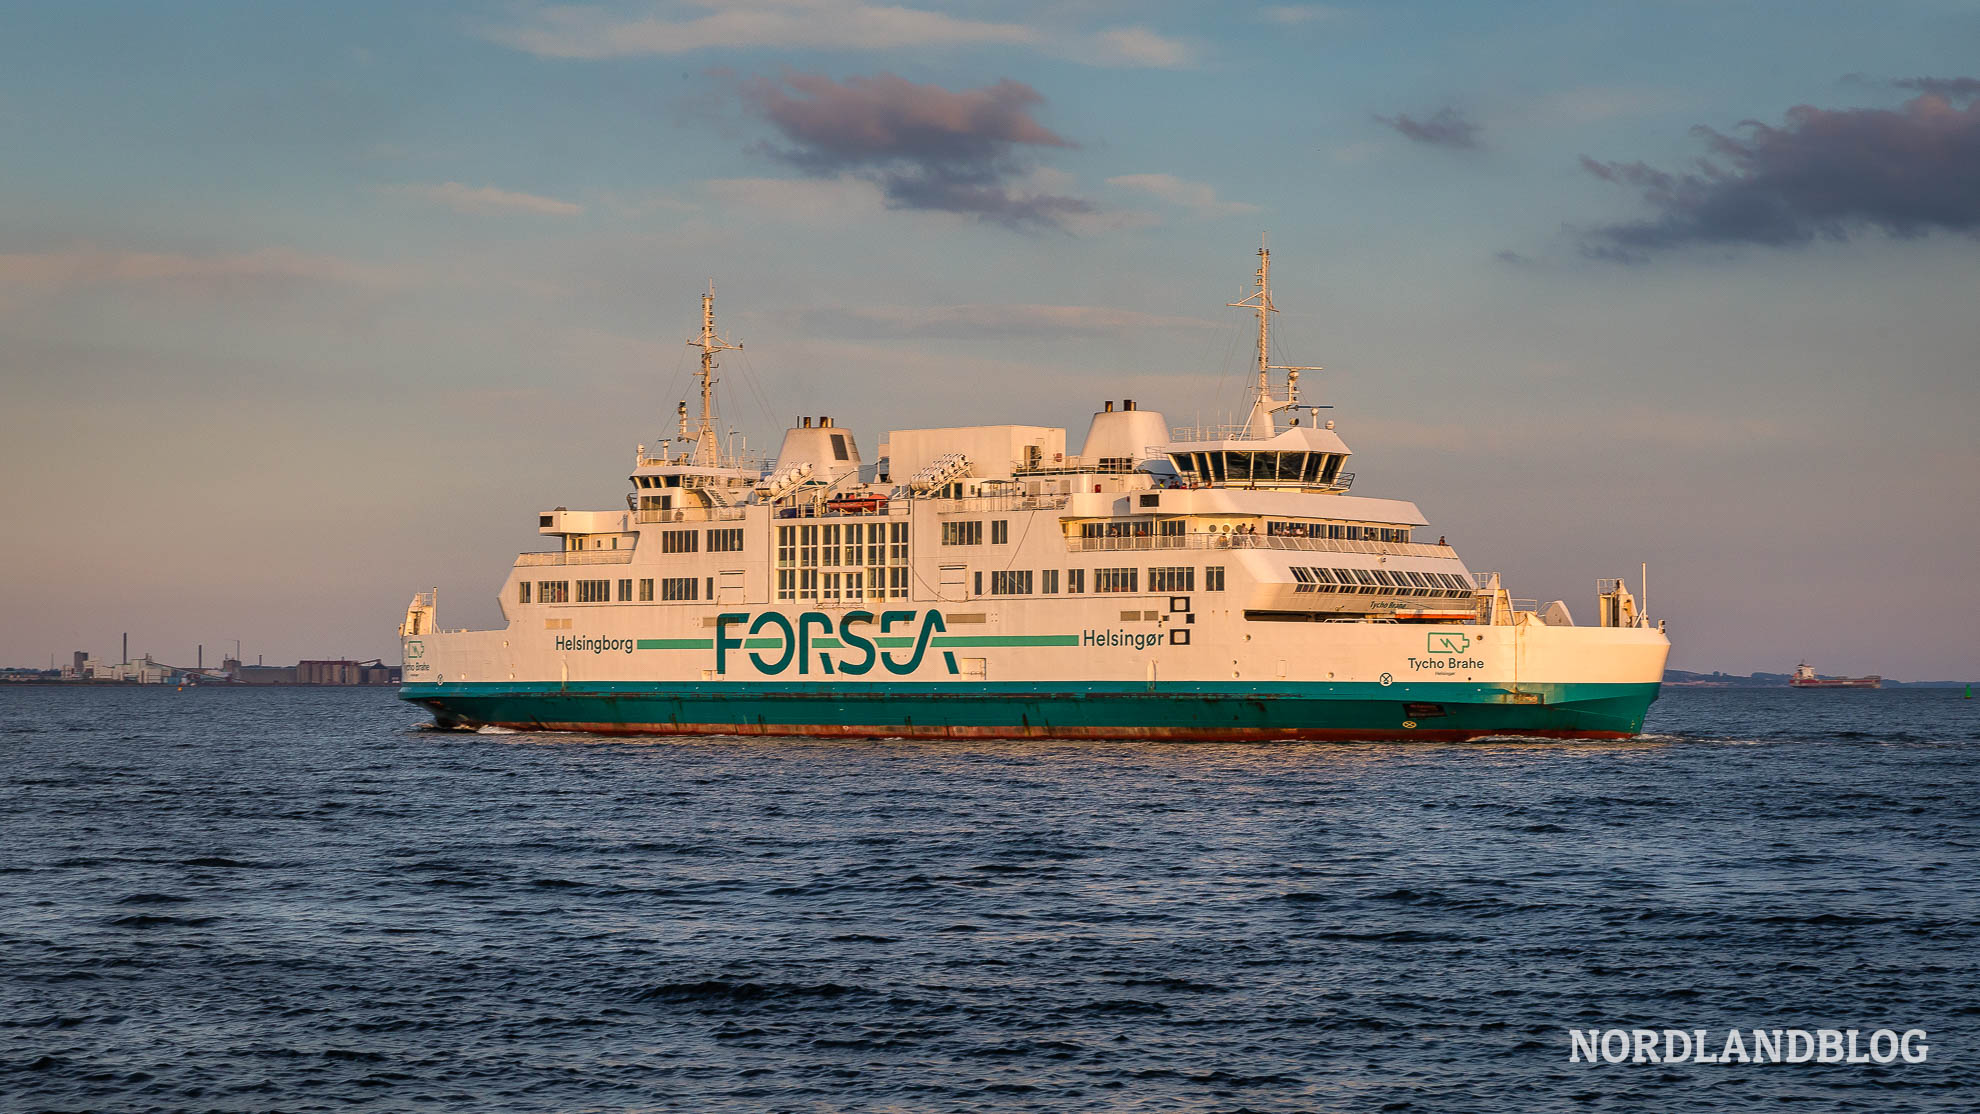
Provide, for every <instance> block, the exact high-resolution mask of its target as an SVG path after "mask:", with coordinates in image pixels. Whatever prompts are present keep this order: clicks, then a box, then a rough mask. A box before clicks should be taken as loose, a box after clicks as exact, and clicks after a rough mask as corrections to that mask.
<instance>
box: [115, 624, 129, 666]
mask: <svg viewBox="0 0 1980 1114" xmlns="http://www.w3.org/2000/svg"><path fill="white" fill-rule="evenodd" d="M130 660H131V632H130V631H125V632H124V661H123V662H118V663H117V664H119V665H122V664H124V662H128V661H130Z"/></svg>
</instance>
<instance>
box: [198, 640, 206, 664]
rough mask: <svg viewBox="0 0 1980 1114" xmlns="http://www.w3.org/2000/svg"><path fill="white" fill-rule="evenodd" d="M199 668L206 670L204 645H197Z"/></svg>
mask: <svg viewBox="0 0 1980 1114" xmlns="http://www.w3.org/2000/svg"><path fill="white" fill-rule="evenodd" d="M199 668H201V669H205V668H206V643H204V642H202V643H200V644H199Z"/></svg>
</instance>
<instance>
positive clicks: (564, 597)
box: [516, 576, 715, 603]
mask: <svg viewBox="0 0 1980 1114" xmlns="http://www.w3.org/2000/svg"><path fill="white" fill-rule="evenodd" d="M633 584H634V582H633V581H632V580H631V579H630V578H628V579H624V580H621V581H619V582H618V585H617V587H618V593H617V598H618V602H620V603H632V602H634V600H633V590H634V589H633ZM638 585H639V588H638V591H639V598H638V602H640V603H652V602H653V586H654V581H653V580H651V579H644V580H640V581H639V582H638ZM659 585H660V598H661V599H662V600H670V601H671V600H694V599H700V598H702V591H701V589H702V582H701V580H699V579H697V578H695V577H692V576H670V577H664V578H662V579H661V580H660V581H659ZM612 589H613V583H612V581H610V580H580V581H578V582H577V602H579V603H611V602H612V601H613V591H612ZM532 595H533V596H535V597H536V602H537V603H569V602H571V582H570V581H568V580H539V581H536V582H535V583H534V584H532V583H531V582H530V581H527V580H525V581H522V582H520V583H519V584H517V585H516V602H517V603H529V602H530V597H531V596H532ZM707 598H709V599H714V598H715V579H714V578H713V577H709V578H707Z"/></svg>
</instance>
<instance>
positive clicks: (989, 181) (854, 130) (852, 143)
mask: <svg viewBox="0 0 1980 1114" xmlns="http://www.w3.org/2000/svg"><path fill="white" fill-rule="evenodd" d="M742 97H743V101H744V103H745V104H746V105H747V106H748V107H749V108H750V109H751V110H753V111H754V112H755V113H757V114H758V115H760V116H761V117H762V118H763V119H764V120H766V121H768V122H769V123H770V125H771V126H772V127H774V128H776V129H777V131H778V132H779V133H780V134H781V135H782V136H783V138H784V141H785V142H784V144H782V145H775V144H771V145H766V147H765V149H766V150H767V151H768V152H769V153H770V154H771V155H773V156H774V157H776V158H778V159H779V160H781V161H783V162H786V163H789V164H790V165H791V166H794V167H796V168H798V169H799V170H801V171H803V172H804V173H806V174H809V175H812V176H814V177H821V178H822V177H836V176H839V175H846V174H850V175H855V176H857V177H861V178H864V179H866V180H868V181H871V182H873V183H874V184H875V185H877V186H879V187H880V189H881V190H882V192H883V193H884V194H885V196H886V199H887V204H888V205H889V206H891V207H894V208H902V209H934V210H940V211H943V212H951V213H963V214H968V215H971V216H976V217H981V218H983V219H986V220H991V221H995V222H998V223H1002V224H1008V225H1014V226H1016V225H1045V226H1056V225H1058V224H1059V223H1060V221H1061V220H1062V219H1063V218H1065V217H1068V216H1073V215H1077V214H1081V213H1086V212H1090V211H1092V209H1093V205H1092V203H1090V202H1088V201H1086V200H1084V199H1082V198H1077V197H1067V196H1059V195H1054V194H1050V193H1045V192H1038V191H1029V190H1026V189H1024V188H1023V186H1022V179H1023V178H1024V177H1025V176H1026V175H1027V174H1028V173H1030V172H1031V170H1032V169H1033V167H1034V165H1035V164H1033V163H1032V162H1031V161H1030V160H1029V159H1028V158H1027V157H1026V154H1027V152H1029V151H1032V150H1036V149H1038V148H1052V147H1073V146H1075V144H1074V143H1072V142H1071V141H1070V140H1068V139H1066V138H1065V137H1063V136H1061V135H1059V134H1057V133H1056V132H1053V131H1052V130H1051V129H1049V128H1047V127H1045V126H1044V125H1043V124H1041V123H1039V122H1038V120H1037V119H1036V118H1035V117H1034V116H1033V115H1032V112H1033V110H1034V109H1035V108H1036V107H1037V106H1038V105H1040V104H1043V103H1044V100H1045V98H1043V97H1042V96H1040V95H1039V94H1038V92H1037V90H1035V89H1033V88H1032V87H1031V86H1029V85H1025V84H1023V83H1021V82H1017V81H1012V80H1010V79H1008V78H1006V79H1004V80H1002V81H999V82H997V83H996V84H994V85H989V86H985V87H983V88H981V89H965V90H961V91H955V92H952V91H950V90H948V89H944V88H942V87H941V86H939V85H917V84H915V83H913V82H911V81H907V80H905V79H903V78H900V77H897V76H895V75H893V74H890V73H882V74H877V75H875V76H873V77H852V78H847V79H846V80H845V81H844V82H837V81H834V80H832V79H831V78H829V77H826V76H824V75H822V74H806V73H787V74H785V75H783V76H782V77H781V78H779V79H777V80H774V81H772V80H769V79H758V80H755V81H751V82H746V83H745V84H744V85H743V88H742Z"/></svg>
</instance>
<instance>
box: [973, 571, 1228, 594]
mask: <svg viewBox="0 0 1980 1114" xmlns="http://www.w3.org/2000/svg"><path fill="white" fill-rule="evenodd" d="M1092 572H1093V590H1094V591H1095V592H1112V593H1135V592H1139V591H1141V570H1140V569H1094V570H1092ZM1086 573H1087V570H1086V569H1067V570H1065V574H1066V575H1065V586H1066V594H1067V595H1078V594H1080V593H1083V592H1085V591H1086ZM972 584H973V588H974V594H976V595H979V596H980V595H982V594H983V574H982V573H980V572H979V573H976V574H975V579H974V580H973V581H972ZM1034 584H1035V585H1036V589H1037V590H1036V591H1035V592H1034V591H1033V585H1034ZM1203 590H1204V591H1206V592H1221V591H1223V590H1224V566H1222V565H1208V566H1205V568H1204V570H1203ZM1148 591H1149V592H1151V593H1156V594H1166V593H1171V592H1194V591H1196V568H1195V566H1193V565H1174V566H1164V567H1160V568H1151V569H1149V570H1148ZM990 594H991V595H993V596H1030V595H1040V596H1056V595H1058V594H1059V570H1058V569H1044V570H1041V571H1040V572H1039V573H1038V575H1037V578H1036V580H1034V579H1033V577H1032V573H1031V570H1029V569H1011V570H1006V571H1003V572H993V573H991V574H990Z"/></svg>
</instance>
